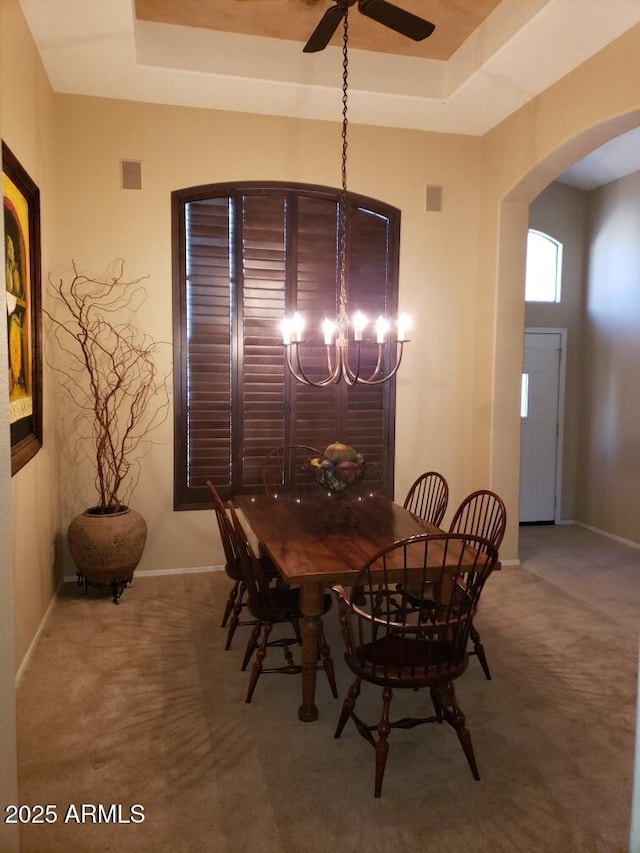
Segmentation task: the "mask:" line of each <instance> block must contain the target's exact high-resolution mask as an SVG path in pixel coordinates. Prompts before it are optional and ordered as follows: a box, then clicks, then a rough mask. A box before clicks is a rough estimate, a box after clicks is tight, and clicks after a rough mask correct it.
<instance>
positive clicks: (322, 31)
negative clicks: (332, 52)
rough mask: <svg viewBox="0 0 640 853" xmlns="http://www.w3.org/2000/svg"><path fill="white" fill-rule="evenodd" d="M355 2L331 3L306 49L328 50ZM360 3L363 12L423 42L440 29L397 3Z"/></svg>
mask: <svg viewBox="0 0 640 853" xmlns="http://www.w3.org/2000/svg"><path fill="white" fill-rule="evenodd" d="M355 3H356V0H336V3H335V5H334V6H330V7H329V8H328V9H327V11H326V12H325V13H324V15H323V16H322V18H321V19H320V22H319V24H318V26H317V27H316V28H315V30H314V31H313V32H312V33H311V37H310V39H309V41H308V42H307V43H306V44H305V46H304V48H303V51H304V52H305V53H315V52H316V51H318V50H324V49H325V47H326V46H327V45H328V44H329V42H330V40H331V37H332V36H333V34H334V33H335V31H336V30H337V29H338V25H339V24H340V21H342V19H343V18H344V16H345V15H346V14H347V9H348V7H349V6H353V5H355ZM357 3H358V11H359V12H362V14H363V15H366V16H367V17H368V18H372V19H373V20H374V21H378V23H379V24H383V25H384V26H385V27H389V29H392V30H395V31H396V32H397V33H400V34H401V35H403V36H407V37H408V38H410V39H413V40H414V41H422V39H425V38H427V36H430V35H431V33H432V32H433V31H434V30H435V28H436V26H435V24H432V23H431V22H430V21H425V20H424V18H419V17H418V16H417V15H414V14H413V13H412V12H407V11H405V10H404V9H401V8H400V7H399V6H394V5H393V3H389V2H388V0H357Z"/></svg>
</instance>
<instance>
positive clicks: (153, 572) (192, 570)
mask: <svg viewBox="0 0 640 853" xmlns="http://www.w3.org/2000/svg"><path fill="white" fill-rule="evenodd" d="M205 572H224V566H190V567H188V568H182V569H179V568H177V569H146V570H145V571H142V572H136V573H135V575H134V579H135V578H150V577H155V576H157V575H199V574H204V573H205ZM77 580H78V578H77V576H76V575H65V577H64V579H63V582H64V583H76V582H77Z"/></svg>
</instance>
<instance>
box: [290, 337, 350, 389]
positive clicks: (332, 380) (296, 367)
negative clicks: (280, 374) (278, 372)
mask: <svg viewBox="0 0 640 853" xmlns="http://www.w3.org/2000/svg"><path fill="white" fill-rule="evenodd" d="M292 348H294V349H293V353H294V356H293V357H292ZM284 349H285V356H286V359H287V367H288V368H289V370H290V371H291V373H292V374H293V376H294V377H295V379H297V381H298V382H301V383H302V384H303V385H313V386H314V387H315V388H324V387H325V386H326V385H335V384H336V383H337V382H339V381H340V377H341V374H342V368H341V364H340V361H339V360H338V359H336V366H335V367H334V368H333V370H331V369H330V371H329V374H328V375H327V376H325V378H324V379H311V378H310V377H309V376H307V374H306V373H305V370H304V368H303V367H302V362H301V360H300V349H299V341H292V342H291V343H290V344H285V345H284ZM328 349H329V347H327V350H328ZM294 359H295V363H294ZM330 364H331V363H330V362H329V365H330Z"/></svg>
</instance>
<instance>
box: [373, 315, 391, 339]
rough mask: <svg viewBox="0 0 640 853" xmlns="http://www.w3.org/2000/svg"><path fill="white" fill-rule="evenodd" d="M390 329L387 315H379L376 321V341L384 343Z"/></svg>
mask: <svg viewBox="0 0 640 853" xmlns="http://www.w3.org/2000/svg"><path fill="white" fill-rule="evenodd" d="M388 331H389V321H388V320H387V318H386V317H378V319H377V321H376V341H377V342H378V343H379V344H383V343H384V336H385V335H386V334H387V332H388Z"/></svg>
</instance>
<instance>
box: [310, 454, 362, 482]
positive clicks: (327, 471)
mask: <svg viewBox="0 0 640 853" xmlns="http://www.w3.org/2000/svg"><path fill="white" fill-rule="evenodd" d="M310 465H311V467H312V469H313V471H314V474H315V478H316V480H317V481H318V483H319V484H320V485H321V486H322V487H323V488H325V489H327V490H328V491H329V492H331V494H334V495H340V494H342V493H343V492H346V491H347V489H350V488H352V487H353V486H356V485H357V484H358V483H359V482H360V481H361V480H362V476H363V474H364V456H363V455H362V454H361V453H358V451H357V450H354V449H353V447H349V445H348V444H341V443H340V442H334V443H333V444H330V445H329V446H328V447H327V448H326V449H325V451H324V455H323V456H316V457H315V458H313V459H311V462H310Z"/></svg>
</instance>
